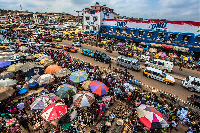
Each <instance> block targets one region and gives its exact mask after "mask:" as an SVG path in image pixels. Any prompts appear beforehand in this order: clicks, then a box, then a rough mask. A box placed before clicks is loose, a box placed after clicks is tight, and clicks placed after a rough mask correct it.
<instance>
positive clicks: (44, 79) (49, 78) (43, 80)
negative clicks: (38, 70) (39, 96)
mask: <svg viewBox="0 0 200 133" xmlns="http://www.w3.org/2000/svg"><path fill="white" fill-rule="evenodd" d="M53 81H54V77H53V75H51V74H43V75H41V76H40V77H39V78H38V80H37V82H38V84H39V85H42V84H49V83H51V82H53Z"/></svg>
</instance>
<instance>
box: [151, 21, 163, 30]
mask: <svg viewBox="0 0 200 133" xmlns="http://www.w3.org/2000/svg"><path fill="white" fill-rule="evenodd" d="M166 27H167V22H164V23H154V24H151V29H166Z"/></svg>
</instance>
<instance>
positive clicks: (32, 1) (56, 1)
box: [0, 0, 200, 21]
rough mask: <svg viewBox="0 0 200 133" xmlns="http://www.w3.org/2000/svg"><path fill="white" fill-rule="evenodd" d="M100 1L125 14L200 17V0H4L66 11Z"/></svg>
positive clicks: (6, 4) (12, 5)
mask: <svg viewBox="0 0 200 133" xmlns="http://www.w3.org/2000/svg"><path fill="white" fill-rule="evenodd" d="M96 2H99V4H100V5H103V4H106V5H107V6H108V7H110V8H112V9H114V11H115V12H116V13H119V14H120V15H121V16H128V17H134V18H147V19H151V18H153V19H167V20H184V21H200V2H199V0H98V1H97V0H1V1H0V8H1V9H10V10H20V9H21V8H20V4H21V5H22V9H23V10H24V11H25V10H28V11H31V12H66V13H70V14H73V15H77V13H76V12H75V11H74V10H76V11H77V10H78V11H80V10H82V9H84V8H87V7H90V6H91V5H94V4H95V3H96Z"/></svg>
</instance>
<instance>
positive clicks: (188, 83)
mask: <svg viewBox="0 0 200 133" xmlns="http://www.w3.org/2000/svg"><path fill="white" fill-rule="evenodd" d="M182 85H183V87H185V88H187V89H188V90H189V91H197V92H200V79H199V78H197V77H192V76H188V77H186V78H185V79H183V80H182Z"/></svg>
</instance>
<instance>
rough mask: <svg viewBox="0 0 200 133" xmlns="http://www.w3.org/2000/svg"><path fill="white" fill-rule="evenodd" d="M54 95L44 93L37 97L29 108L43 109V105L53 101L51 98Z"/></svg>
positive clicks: (45, 105)
mask: <svg viewBox="0 0 200 133" xmlns="http://www.w3.org/2000/svg"><path fill="white" fill-rule="evenodd" d="M55 97H56V95H55V94H53V93H50V94H45V95H42V96H40V97H38V98H37V99H36V100H35V101H34V102H33V103H32V104H31V105H30V107H31V110H43V109H44V108H45V107H47V106H48V105H50V104H51V103H53V99H54V98H55Z"/></svg>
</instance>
